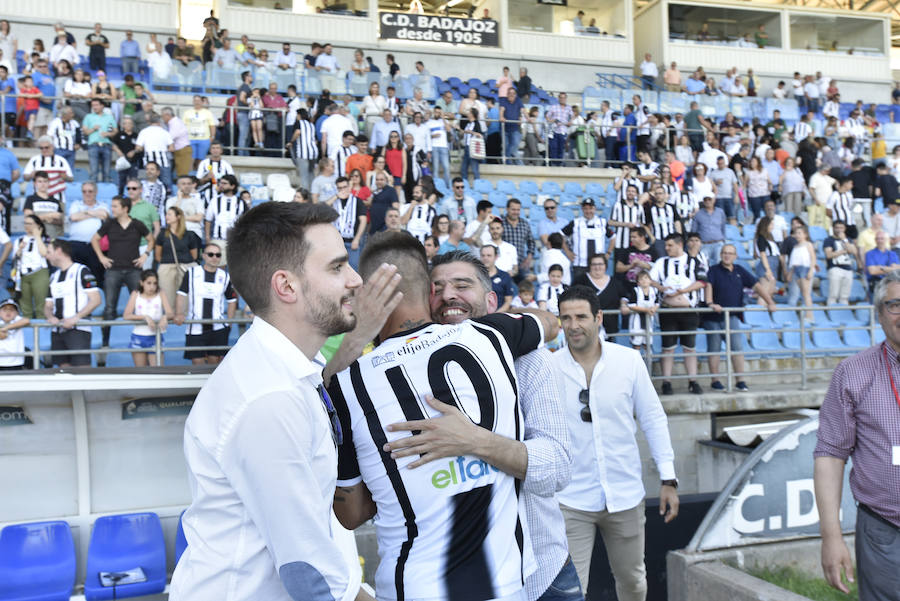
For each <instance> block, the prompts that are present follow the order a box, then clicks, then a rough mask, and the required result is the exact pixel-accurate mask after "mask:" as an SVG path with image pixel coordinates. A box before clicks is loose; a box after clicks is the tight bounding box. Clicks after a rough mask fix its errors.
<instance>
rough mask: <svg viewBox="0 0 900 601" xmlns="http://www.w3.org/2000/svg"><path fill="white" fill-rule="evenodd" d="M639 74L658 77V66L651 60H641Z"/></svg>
mask: <svg viewBox="0 0 900 601" xmlns="http://www.w3.org/2000/svg"><path fill="white" fill-rule="evenodd" d="M641 75H650V76H652V77H659V68H658V67H657V66H656V63H654V62H653V61H643V62H642V63H641Z"/></svg>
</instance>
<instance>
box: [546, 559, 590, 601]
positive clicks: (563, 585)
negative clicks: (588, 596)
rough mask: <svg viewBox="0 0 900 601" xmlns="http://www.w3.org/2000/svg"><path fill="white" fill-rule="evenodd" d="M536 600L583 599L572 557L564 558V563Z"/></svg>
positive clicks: (569, 600)
mask: <svg viewBox="0 0 900 601" xmlns="http://www.w3.org/2000/svg"><path fill="white" fill-rule="evenodd" d="M537 601H584V593H583V592H582V590H581V583H580V582H579V581H578V571H577V570H576V569H575V564H574V563H572V558H571V557H570V558H568V559H566V563H565V565H564V566H563V567H562V569H561V570H560V571H559V574H557V575H556V578H554V579H553V582H551V583H550V586H549V587H548V588H547V590H546V591H544V594H543V595H541V596H540V597H538V600H537Z"/></svg>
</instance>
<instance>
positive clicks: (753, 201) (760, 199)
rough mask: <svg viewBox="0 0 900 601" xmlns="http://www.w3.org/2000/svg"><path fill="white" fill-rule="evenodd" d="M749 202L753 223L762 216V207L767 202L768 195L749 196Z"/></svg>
mask: <svg viewBox="0 0 900 601" xmlns="http://www.w3.org/2000/svg"><path fill="white" fill-rule="evenodd" d="M748 200H749V201H750V212H751V213H752V214H753V221H756V220H757V219H759V218H760V217H761V216H762V214H763V207H765V205H766V201H767V200H769V195H768V194H767V195H766V196H751V197H750V198H749V199H748Z"/></svg>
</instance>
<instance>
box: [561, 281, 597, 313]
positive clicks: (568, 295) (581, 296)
mask: <svg viewBox="0 0 900 601" xmlns="http://www.w3.org/2000/svg"><path fill="white" fill-rule="evenodd" d="M579 300H583V301H587V302H588V304H589V305H590V306H591V315H597V314H598V313H599V312H600V309H601V306H600V297H599V296H597V293H596V292H595V291H593V290H591V289H590V288H588V287H587V286H580V285H579V286H571V287H569V289H568V290H566V291H564V292H563V293H562V294H560V295H559V299H557V303H558V305H559V306H560V307H561V306H562V304H563V303H565V302H569V301H579Z"/></svg>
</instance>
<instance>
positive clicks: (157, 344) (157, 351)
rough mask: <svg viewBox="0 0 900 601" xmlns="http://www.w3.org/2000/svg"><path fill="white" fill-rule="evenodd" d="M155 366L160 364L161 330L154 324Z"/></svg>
mask: <svg viewBox="0 0 900 601" xmlns="http://www.w3.org/2000/svg"><path fill="white" fill-rule="evenodd" d="M155 350H156V366H157V367H159V366H160V365H162V332H160V330H159V326H158V325H157V326H156V349H155Z"/></svg>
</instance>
